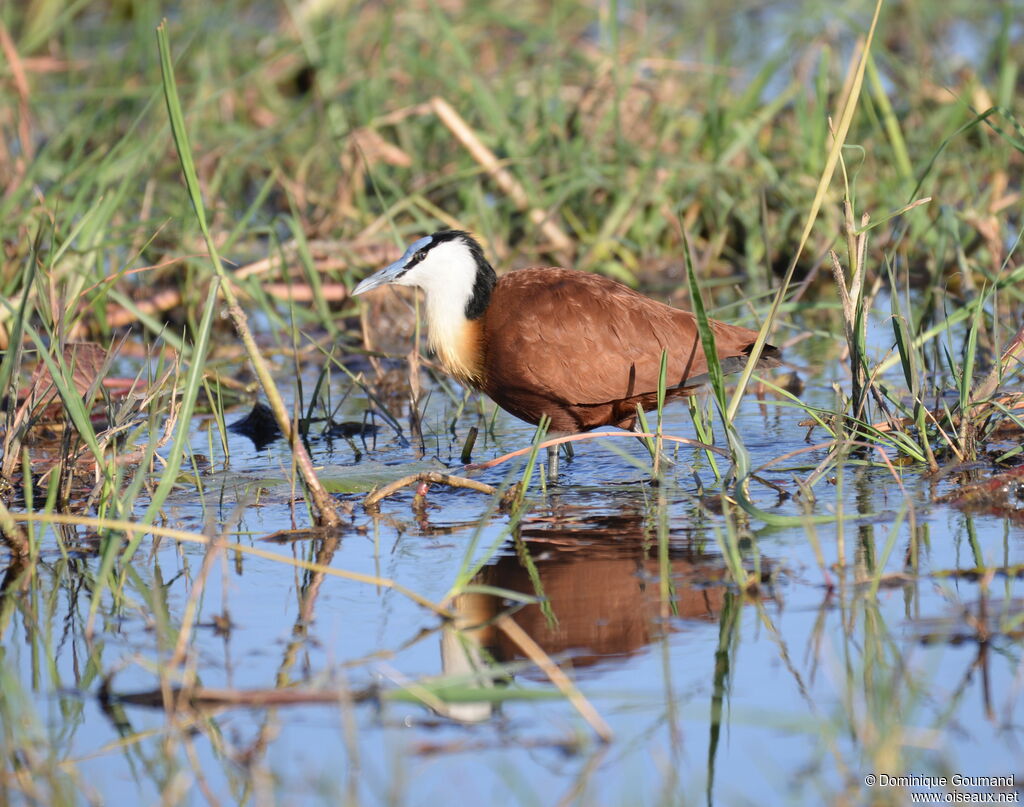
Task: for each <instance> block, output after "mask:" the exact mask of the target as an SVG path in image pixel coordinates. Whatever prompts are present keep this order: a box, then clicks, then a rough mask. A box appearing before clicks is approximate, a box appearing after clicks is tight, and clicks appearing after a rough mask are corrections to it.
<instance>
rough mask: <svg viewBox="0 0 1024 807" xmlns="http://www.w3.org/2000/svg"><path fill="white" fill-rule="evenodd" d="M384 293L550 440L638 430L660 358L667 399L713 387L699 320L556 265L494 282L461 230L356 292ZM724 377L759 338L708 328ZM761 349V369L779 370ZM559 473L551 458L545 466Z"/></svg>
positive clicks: (437, 236) (422, 243) (473, 382)
mask: <svg viewBox="0 0 1024 807" xmlns="http://www.w3.org/2000/svg"><path fill="white" fill-rule="evenodd" d="M385 285H396V286H412V287H416V288H419V289H421V290H422V291H423V293H424V301H425V314H426V322H427V332H428V338H429V341H430V346H431V348H432V350H433V351H434V353H435V354H436V356H437V357H438V359H439V360H440V363H441V365H442V366H443V367H444V369H445V371H446V372H447V373H448V374H449V375H451V376H453V377H454V378H455V379H457V380H458V381H459V382H460V383H462V384H463V385H467V386H469V387H472V388H474V389H477V390H479V391H481V392H483V393H484V394H486V395H487V396H488V397H489V398H491V400H493V401H494V402H495V403H496V404H498V406H500V407H501V408H502V409H504V410H505V411H507V412H510V413H511V414H513V415H515V416H516V417H518V418H520V419H522V420H525V421H526V422H527V423H532V424H535V425H536V424H538V423H540V422H541V420H542V419H543V418H545V417H546V418H548V419H549V427H548V429H549V433H559V434H571V433H576V432H586V431H590V430H592V429H595V428H598V427H601V426H617V427H619V428H622V429H633V428H634V427H635V425H636V423H637V407H638V406H639V407H640V408H642V409H643V410H644V411H650V410H652V409H654V408H656V407H657V401H658V381H659V376H660V373H661V363H662V353H663V352H665V353H666V354H667V362H666V368H667V376H666V400H667V399H669V398H675V397H682V396H687V395H692V394H693V393H695V392H696V391H697V389H698V388H699V387H701V386H702V385H704V384H705V383H707V381H708V363H707V358H706V357H705V355H704V351H703V348H702V346H701V340H700V334H699V331H698V327H697V319H696V317H695V316H694V314H692V313H690V312H689V311H684V310H682V309H679V308H673V307H672V306H669V305H666V304H664V303H661V302H658V301H657V300H653V299H651V298H650V297H646V296H644V295H642V294H640V293H639V292H637V291H635V290H633V289H631V288H630V287H628V286H626V285H624V284H622V283H619V282H618V281H616V280H613V279H612V278H609V277H606V276H604V275H599V274H594V273H591V272H585V271H581V270H576V269H566V268H561V267H537V268H528V269H518V270H515V271H511V272H507V273H504V274H503V275H501V277H499V276H498V275H497V273H496V272H495V270H494V267H493V266H492V265H491V264H490V262H489V261H488V260H487V257H486V256H485V254H484V250H483V248H482V247H481V246H480V243H479V242H478V241H477V240H476V239H475V238H473V236H472V235H470V234H469V233H467V232H465V231H462V230H454V229H451V230H441V231H439V232H435V233H433V234H432V235H428V236H425V237H423V238H420V239H419V240H417V241H415V242H413V243H412V244H411V245H410V246H409V247H408V249H406V251H405V253H404V254H403V255H402V257H401V258H399V259H398V260H397V261H395V262H394V263H392V264H390V265H388V266H386V267H384V268H383V269H381V270H380V271H378V272H376V273H374V274H372V275H370V276H369V277H367V278H365V279H364V280H363V281H362V282H360V283H359V284H358V285H357V286H356V287H355V288H354V289H353V290H352V294H353V295H360V294H365V293H366V292H368V291H371V290H372V289H376V288H379V287H381V286H385ZM709 324H710V326H711V330H712V332H713V333H714V337H715V351H716V353H717V354H718V358H719V361H720V364H721V366H722V370H723V372H726V373H729V372H736V371H738V370H741V369H742V368H743V367H744V365H745V364H746V362H747V360H748V358H749V356H750V354H751V350H752V349H753V346H754V342H755V340H756V339H757V336H758V334H757V332H756V331H752V330H750V329H749V328H743V327H740V326H738V325H730V324H728V323H725V322H719V321H717V320H710V323H709ZM781 357H782V354H781V351H780V350H779V349H778V348H777V347H774V346H773V345H768V344H766V345H764V346H763V348H762V352H761V355H760V357H759V359H758V363H757V367H758V369H762V368H770V367H775V366H778V364H779V363H780V361H781ZM550 459H551V468H552V470H553V471H554V473H555V474H556V475H557V454H554V455H553V456H551V457H550Z"/></svg>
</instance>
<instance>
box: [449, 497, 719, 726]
mask: <svg viewBox="0 0 1024 807" xmlns="http://www.w3.org/2000/svg"><path fill="white" fill-rule="evenodd" d="M592 513H593V511H592V510H590V511H588V510H587V509H586V508H579V507H572V508H569V507H559V508H558V510H557V512H556V513H553V514H549V515H548V516H547V517H542V518H534V519H531V520H527V521H524V523H523V524H522V526H521V528H520V529H519V531H518V534H517V536H516V538H515V539H514V541H513V542H512V543H511V544H510V546H509V547H507V549H508V550H509V551H508V552H507V553H506V554H504V555H502V556H501V557H500V558H498V559H497V560H496V562H494V563H492V564H490V565H488V566H486V567H485V568H484V569H483V570H482V571H481V572H480V573H479V574H478V575H477V576H476V578H475V579H474V581H473V582H474V584H476V585H478V586H487V587H492V588H500V589H505V590H508V591H514V592H519V593H522V594H526V595H528V596H530V597H540V598H541V599H542V601H541V602H540V603H530V604H528V605H523V606H521V607H518V608H517V607H516V605H515V603H513V602H511V601H510V600H509V599H506V598H503V597H501V596H499V595H495V594H490V593H482V592H468V593H463V594H461V595H459V596H458V597H456V598H455V599H454V601H453V607H454V609H455V610H456V612H457V614H458V618H457V619H456V620H455V622H454V624H453V625H452V626H450V628H449V629H447V630H446V631H445V634H444V637H443V640H442V658H443V662H444V669H445V672H446V673H448V674H459V673H462V674H466V675H469V676H471V677H472V678H473V679H474V681H475V683H476V684H477V685H483V686H489V685H491V676H490V675H489V673H488V667H489V665H493V664H501V663H507V662H514V661H518V660H522V659H523V658H524V656H523V653H522V651H521V650H520V649H519V647H518V646H517V645H516V644H515V643H514V642H513V641H512V640H511V639H510V638H509V636H508V635H507V634H506V633H505V632H504V631H502V630H500V629H499V628H498V627H497V626H496V625H495V624H494V620H495V618H496V617H497V616H498V615H499V614H501V613H503V612H510V613H511V617H512V619H514V620H515V622H516V623H517V624H518V625H519V627H521V628H522V629H523V630H524V631H525V632H526V633H527V634H528V635H529V636H530V637H531V638H532V639H533V640H534V641H535V642H536V643H537V644H538V645H540V647H541V648H542V649H543V650H544V651H545V652H546V653H547V654H548V655H549V656H553V657H555V659H556V660H559V659H561V660H564V659H565V658H569V659H571V663H572V666H573V667H574V669H575V670H576V673H575V675H576V677H577V678H580V677H583V675H585V674H586V670H588V669H589V670H590V671H591V672H593V673H595V674H596V672H597V671H598V670H599V669H600V667H601V666H602V665H605V664H608V663H613V662H614V660H616V659H624V658H628V657H630V656H633V655H635V654H637V653H639V652H641V651H642V650H643V649H644V647H645V646H647V645H648V644H650V643H651V642H654V641H656V640H657V639H658V638H660V637H661V636H663V635H664V634H665V633H666V632H679V631H685V630H686V629H687V626H686V623H687V621H692V620H699V621H706V622H714V621H716V620H717V619H718V614H719V611H720V610H721V608H722V605H723V602H724V600H725V596H726V591H727V586H728V583H729V578H728V572H727V569H726V565H725V562H724V560H723V559H722V557H721V555H719V554H718V553H717V551H708V550H705V549H703V548H701V547H700V546H698V544H696V543H695V542H694V540H693V539H692V538H691V537H688V536H683V537H680V536H675V535H673V536H671V537H670V542H669V566H670V572H669V574H670V576H671V580H672V589H671V601H670V602H669V603H663V602H662V595H661V586H660V584H659V581H660V570H659V561H658V542H657V539H656V533H655V532H654V531H653V530H652V529H649V528H648V526H647V522H646V519H645V516H644V514H643V513H642V512H641V511H640V510H638V509H635V508H633V509H631V508H626V509H620V510H618V511H615V512H612V513H607V512H606V513H602V514H599V515H592ZM666 605H667V608H666ZM663 614H669V615H670V617H671V618H670V619H667V620H666V619H664V618H663ZM525 675H527V676H528V677H531V678H542V677H543V673H541V672H540V671H539V670H536V669H535V668H531V671H530V672H527V673H525ZM490 713H491V708H490V706H489V705H488V704H483V703H475V704H460V705H459V706H458V707H457V708H456V709H455V710H454V712H450V713H449V714H450V716H452V717H455V718H457V719H460V720H483V719H486V718H487V717H488V716H489V715H490Z"/></svg>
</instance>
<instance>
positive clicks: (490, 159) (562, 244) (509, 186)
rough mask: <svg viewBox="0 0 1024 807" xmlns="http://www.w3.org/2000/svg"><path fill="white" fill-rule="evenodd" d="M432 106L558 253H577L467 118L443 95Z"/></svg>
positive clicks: (570, 241) (434, 100) (435, 99)
mask: <svg viewBox="0 0 1024 807" xmlns="http://www.w3.org/2000/svg"><path fill="white" fill-rule="evenodd" d="M430 105H431V108H432V109H433V110H434V113H435V114H436V115H437V117H439V118H440V119H441V122H442V123H443V124H444V125H445V126H447V127H448V130H449V131H450V132H451V133H452V134H453V135H455V139H456V140H458V141H459V142H460V143H462V145H463V146H465V147H466V150H467V151H468V152H469V153H470V156H472V157H473V159H474V160H476V161H477V162H478V163H480V165H481V166H482V167H483V169H484V170H485V171H486V172H487V173H488V174H489V175H490V177H491V179H493V180H494V182H495V184H497V186H498V187H499V188H501V190H502V191H503V192H504V193H505V195H507V196H508V197H509V198H510V199H511V200H512V203H513V204H514V205H515V206H516V207H517V208H518V209H519V210H520V211H522V212H524V213H526V215H527V216H528V217H529V219H530V221H532V222H533V223H534V224H535V225H537V227H539V228H540V231H541V232H542V233H544V235H545V236H546V237H547V239H548V240H549V241H550V242H551V243H552V244H553V245H554V247H555V250H556V251H557V252H564V253H566V254H567V255H571V254H572V253H573V246H574V244H573V241H572V239H570V238H569V237H568V236H567V235H566V234H565V233H564V232H562V230H561V228H560V227H559V226H558V225H557V224H555V222H553V221H552V220H551V218H550V216H549V214H548V213H546V212H545V211H543V210H541V209H540V208H538V207H533V206H531V204H530V197H529V196H528V195H527V193H526V190H525V189H524V188H523V186H522V185H521V184H520V182H519V180H517V179H516V178H515V177H514V176H512V174H510V173H509V172H508V171H507V170H506V169H505V168H504V166H502V164H501V162H500V161H499V160H498V158H497V157H496V156H495V155H494V152H492V151H491V150H490V149H489V148H487V146H485V145H484V144H483V143H482V142H481V141H480V138H478V137H477V136H476V133H475V132H474V131H473V130H472V129H470V128H469V124H468V123H466V121H465V119H463V117H462V116H461V115H460V114H459V113H458V112H456V111H455V109H454V108H453V107H452V105H451V104H449V103H448V102H447V101H445V100H444V99H443V98H440V97H436V96H435V97H434V98H432V99H430Z"/></svg>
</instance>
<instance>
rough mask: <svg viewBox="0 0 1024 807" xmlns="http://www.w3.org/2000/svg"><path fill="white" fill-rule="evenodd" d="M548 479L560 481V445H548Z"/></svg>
mask: <svg viewBox="0 0 1024 807" xmlns="http://www.w3.org/2000/svg"><path fill="white" fill-rule="evenodd" d="M548 481H549V482H552V483H554V482H557V481H558V446H548Z"/></svg>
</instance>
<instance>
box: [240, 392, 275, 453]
mask: <svg viewBox="0 0 1024 807" xmlns="http://www.w3.org/2000/svg"><path fill="white" fill-rule="evenodd" d="M228 430H229V431H232V432H234V433H235V434H240V435H242V436H243V437H248V438H249V439H250V440H252V442H253V445H254V446H256V450H257V451H258V450H260V449H263V448H265V447H266V446H268V445H270V444H271V443H272V442H274V441H275V440H276V439H277V438H278V437H280V436H281V430H280V429H279V428H278V427H277V421H276V420H275V419H274V413H273V412H272V411H271V410H270V407H269V406H267V405H266V404H265V403H255V404H253V407H252V410H251V411H250V412H249V414H248V415H246V416H245V417H244V418H242V419H241V420H236V421H235V422H234V423H232V424H230V425H229V426H228Z"/></svg>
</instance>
